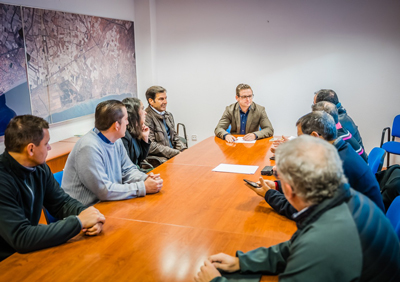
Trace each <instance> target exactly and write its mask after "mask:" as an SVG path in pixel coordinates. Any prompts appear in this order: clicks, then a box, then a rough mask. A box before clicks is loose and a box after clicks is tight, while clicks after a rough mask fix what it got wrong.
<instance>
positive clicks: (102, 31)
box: [0, 4, 137, 123]
mask: <svg viewBox="0 0 400 282" xmlns="http://www.w3.org/2000/svg"><path fill="white" fill-rule="evenodd" d="M0 8H1V12H0V17H1V18H0V19H2V20H4V18H5V19H6V20H5V22H6V24H8V23H10V21H15V20H14V18H18V19H19V23H20V25H18V26H16V25H15V24H14V25H15V26H16V27H13V28H11V30H14V31H13V32H14V34H15V32H16V31H15V30H18V31H17V35H14V37H15V38H16V39H15V40H14V41H16V43H15V44H17V46H21V47H19V48H22V49H21V52H20V53H18V54H19V56H20V58H19V61H20V62H21V63H20V64H19V67H20V68H21V69H22V70H23V74H24V76H21V78H18V77H17V75H15V74H12V75H10V72H8V73H7V76H5V75H3V74H2V72H1V70H0V81H1V85H2V87H3V80H4V81H9V82H10V81H18V79H20V80H21V81H23V79H24V78H25V83H26V72H27V74H28V82H29V90H30V104H31V107H32V110H31V113H32V114H33V115H37V116H41V117H43V118H45V119H47V120H48V121H50V122H52V123H55V122H60V121H64V120H68V119H72V118H76V117H80V116H83V115H87V114H91V113H94V110H95V107H96V105H97V104H98V103H99V102H101V101H104V100H108V99H118V100H122V99H123V98H125V97H132V96H134V97H137V81H136V59H135V41H134V29H133V22H130V21H123V20H114V19H107V18H100V17H93V16H86V15H79V14H71V13H64V12H58V11H50V10H43V9H35V8H27V7H22V9H21V7H19V6H11V5H4V4H0ZM10 9H11V10H12V9H14V10H16V11H17V10H19V14H18V12H15V16H14V17H13V16H12V15H11V12H10ZM21 10H22V12H21ZM4 15H5V16H4ZM21 15H22V16H21ZM21 18H22V24H21ZM4 26H5V25H4ZM21 26H22V29H21ZM2 27H3V23H2ZM18 27H19V28H18ZM9 29H10V28H9ZM0 32H1V33H0V42H2V41H1V39H2V38H3V37H4V36H6V33H7V34H9V33H10V31H8V30H7V31H6V29H4V28H2V29H1V30H0ZM23 35H24V36H23ZM8 37H10V36H8ZM15 44H14V45H15ZM24 46H25V50H24V48H23V47H24ZM1 47H2V45H1V43H0V48H1ZM11 49H12V48H11ZM0 50H1V49H0ZM1 54H3V52H1ZM2 57H3V56H2ZM2 57H0V59H1V58H2ZM25 60H26V62H27V69H26V65H25ZM0 62H1V67H2V68H3V63H2V61H0ZM7 63H8V62H7ZM9 84H11V83H9ZM9 87H12V86H8V88H9ZM1 89H2V88H0V91H1Z"/></svg>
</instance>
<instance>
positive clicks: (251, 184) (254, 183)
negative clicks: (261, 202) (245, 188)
mask: <svg viewBox="0 0 400 282" xmlns="http://www.w3.org/2000/svg"><path fill="white" fill-rule="evenodd" d="M243 180H244V182H246V183H247V184H249V185H250V186H253V187H254V188H260V187H261V186H260V185H259V184H258V183H256V182H253V181H250V180H247V179H243Z"/></svg>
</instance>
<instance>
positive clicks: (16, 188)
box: [0, 151, 86, 261]
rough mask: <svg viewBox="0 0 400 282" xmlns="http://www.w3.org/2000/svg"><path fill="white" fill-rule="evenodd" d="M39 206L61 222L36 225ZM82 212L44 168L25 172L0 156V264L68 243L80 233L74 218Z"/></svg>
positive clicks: (7, 158) (9, 156) (39, 212)
mask: <svg viewBox="0 0 400 282" xmlns="http://www.w3.org/2000/svg"><path fill="white" fill-rule="evenodd" d="M43 206H45V207H46V209H47V210H48V211H49V212H50V214H52V215H53V216H54V217H56V218H58V219H63V220H60V221H57V222H55V223H52V224H50V225H42V224H40V225H38V223H39V219H40V216H41V212H42V207H43ZM85 208H86V207H85V206H83V205H82V204H81V203H80V202H78V201H77V200H75V199H72V198H71V197H70V196H68V195H67V194H66V193H65V192H64V190H62V189H61V188H60V186H59V185H58V183H57V181H56V180H55V179H54V177H53V174H52V173H51V171H50V168H49V167H48V166H47V164H42V165H39V166H37V167H35V168H33V169H28V168H26V167H24V166H22V165H20V164H19V163H18V162H17V161H16V160H15V159H14V158H13V157H11V155H10V154H8V152H7V151H6V152H4V153H3V154H1V155H0V261H1V260H3V259H5V258H7V257H8V256H10V255H12V254H13V253H15V252H19V253H27V252H31V251H35V250H39V249H44V248H48V247H52V246H56V245H59V244H62V243H64V242H66V241H68V240H69V239H70V238H72V237H74V236H75V235H77V234H78V233H79V232H80V231H81V223H80V222H79V219H78V218H77V217H76V215H78V214H79V213H80V212H81V211H83V210H84V209H85Z"/></svg>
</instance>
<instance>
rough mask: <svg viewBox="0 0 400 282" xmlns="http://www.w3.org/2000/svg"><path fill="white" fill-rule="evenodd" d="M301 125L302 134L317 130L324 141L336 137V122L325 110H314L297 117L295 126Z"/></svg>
mask: <svg viewBox="0 0 400 282" xmlns="http://www.w3.org/2000/svg"><path fill="white" fill-rule="evenodd" d="M299 125H300V126H301V131H303V133H304V134H307V135H310V134H311V133H312V132H313V131H315V132H317V133H318V134H319V135H321V136H322V138H324V139H325V140H326V141H333V140H335V139H336V137H337V129H336V123H335V121H334V120H333V117H331V116H330V115H328V114H327V113H325V112H321V111H315V112H311V113H309V114H306V115H305V116H302V117H301V118H299V119H298V120H297V122H296V126H299Z"/></svg>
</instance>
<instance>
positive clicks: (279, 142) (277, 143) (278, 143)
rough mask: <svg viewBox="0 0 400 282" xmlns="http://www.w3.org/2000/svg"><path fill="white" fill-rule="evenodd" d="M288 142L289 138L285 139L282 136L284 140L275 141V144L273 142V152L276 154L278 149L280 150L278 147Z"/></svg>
mask: <svg viewBox="0 0 400 282" xmlns="http://www.w3.org/2000/svg"><path fill="white" fill-rule="evenodd" d="M286 141H289V138H288V137H285V136H283V135H282V138H281V139H279V140H275V141H274V142H272V146H271V149H270V150H271V152H272V153H274V154H275V151H276V148H278V146H279V145H280V144H282V143H285V142H286Z"/></svg>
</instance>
